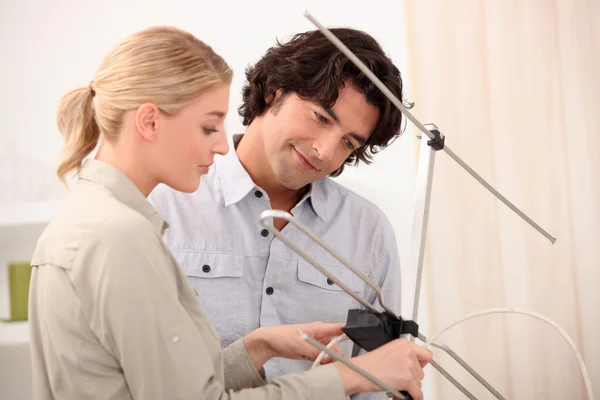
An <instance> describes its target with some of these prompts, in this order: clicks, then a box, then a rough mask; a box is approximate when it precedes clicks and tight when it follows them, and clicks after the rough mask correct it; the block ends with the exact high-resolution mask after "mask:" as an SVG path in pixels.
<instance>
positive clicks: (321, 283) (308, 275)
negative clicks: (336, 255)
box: [298, 259, 366, 293]
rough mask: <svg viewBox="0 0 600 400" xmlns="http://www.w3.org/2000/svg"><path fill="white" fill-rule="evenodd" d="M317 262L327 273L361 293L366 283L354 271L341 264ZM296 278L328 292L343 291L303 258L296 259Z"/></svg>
mask: <svg viewBox="0 0 600 400" xmlns="http://www.w3.org/2000/svg"><path fill="white" fill-rule="evenodd" d="M317 263H318V264H319V265H320V266H322V267H323V268H325V269H326V270H327V271H328V272H329V273H331V274H332V275H333V276H334V277H336V278H337V279H338V280H339V281H341V282H342V283H343V284H344V285H346V286H347V287H348V288H349V289H350V290H351V291H353V292H355V293H362V292H363V291H364V288H365V285H366V283H364V282H363V281H362V280H361V279H360V278H359V277H358V276H356V275H355V274H354V272H352V271H350V270H349V269H348V268H347V267H346V266H345V265H343V264H341V263H340V264H324V263H321V262H318V261H317ZM298 280H299V281H300V282H303V283H306V284H308V285H311V286H314V287H317V288H321V289H323V290H326V291H330V292H344V289H342V288H341V287H340V286H338V285H337V284H335V283H334V282H333V281H332V280H330V279H329V278H327V276H325V275H324V274H323V273H322V272H321V271H319V270H318V269H317V268H315V267H314V266H313V265H312V264H310V263H309V262H308V261H305V260H304V259H302V260H298Z"/></svg>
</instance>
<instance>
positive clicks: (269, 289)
mask: <svg viewBox="0 0 600 400" xmlns="http://www.w3.org/2000/svg"><path fill="white" fill-rule="evenodd" d="M273 292H274V290H273V288H272V287H271V286H269V287H268V288H267V294H268V295H269V296H270V295H272V294H273Z"/></svg>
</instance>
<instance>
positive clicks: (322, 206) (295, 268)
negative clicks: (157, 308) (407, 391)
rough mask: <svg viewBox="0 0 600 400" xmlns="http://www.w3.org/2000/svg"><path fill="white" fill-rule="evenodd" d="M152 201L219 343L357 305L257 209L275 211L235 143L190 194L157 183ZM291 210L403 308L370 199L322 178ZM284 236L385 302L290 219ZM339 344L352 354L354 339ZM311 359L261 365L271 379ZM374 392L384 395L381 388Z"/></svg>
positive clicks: (386, 234)
mask: <svg viewBox="0 0 600 400" xmlns="http://www.w3.org/2000/svg"><path fill="white" fill-rule="evenodd" d="M149 200H150V202H151V203H152V204H153V205H154V206H155V207H156V209H157V210H158V211H159V213H160V214H161V215H162V217H163V218H164V219H165V220H166V221H168V224H169V228H168V229H167V230H166V232H165V235H164V239H165V240H166V242H167V244H168V246H169V247H170V249H171V250H172V252H173V253H174V255H175V257H176V258H177V260H178V261H179V263H180V265H181V267H182V268H183V270H184V272H185V274H186V275H187V277H188V279H189V280H190V282H191V284H192V286H193V287H194V289H195V290H196V291H197V293H198V300H199V301H200V302H201V303H202V305H203V306H204V307H205V309H206V311H207V312H208V314H209V315H210V317H211V319H212V321H213V322H214V324H215V325H216V328H217V331H218V333H219V335H220V337H221V340H222V346H223V347H226V346H228V345H230V344H231V343H233V342H235V341H236V340H237V339H239V338H240V337H242V336H244V335H246V334H248V333H249V332H251V331H253V330H255V329H257V328H259V327H260V326H268V325H280V324H299V323H307V322H313V321H324V322H346V317H347V313H348V310H350V309H353V308H363V307H362V306H361V305H360V304H359V303H358V302H357V301H356V300H354V299H353V298H352V297H351V296H350V295H348V294H347V293H345V292H344V291H343V290H342V289H341V288H339V287H338V286H337V285H335V284H330V283H328V280H327V277H325V275H323V274H322V273H321V272H319V271H318V270H317V269H316V268H315V267H313V266H312V265H311V264H309V263H308V262H307V261H305V260H304V259H303V258H302V257H301V256H299V255H298V254H296V253H295V252H294V251H293V250H291V249H290V248H289V247H287V245H285V243H283V242H282V241H281V240H279V239H277V238H275V237H274V236H273V234H271V233H270V232H269V231H267V230H266V229H265V228H264V226H263V225H262V224H261V223H260V219H259V217H260V214H261V212H262V211H264V210H267V209H270V208H271V206H270V202H269V197H268V195H267V193H266V192H265V191H264V190H262V189H261V188H260V187H258V186H257V185H256V184H255V183H254V182H253V181H252V179H251V178H250V176H249V175H248V173H247V172H246V170H245V169H244V167H243V166H242V164H241V162H240V161H239V159H238V157H237V154H236V152H235V150H234V147H233V143H232V141H231V140H230V151H229V153H228V154H227V155H225V156H216V157H215V163H214V165H213V166H212V167H211V169H210V170H209V172H208V174H207V175H205V176H203V177H202V181H201V184H200V187H199V189H198V190H197V191H196V192H195V193H191V194H189V193H187V194H186V193H181V192H177V191H175V190H173V189H170V188H168V187H167V186H165V185H159V186H158V187H157V188H156V189H155V190H154V191H153V192H152V193H151V195H150V196H149ZM291 213H292V214H293V215H294V216H295V217H296V218H297V219H298V220H299V221H300V222H302V223H303V224H304V225H306V226H307V227H308V228H309V229H310V230H311V231H313V232H314V233H315V234H316V235H317V236H318V237H320V238H322V239H323V240H325V241H326V242H327V243H328V244H330V245H331V246H332V247H333V248H334V249H336V250H337V251H338V252H339V253H341V254H342V255H343V256H344V257H345V258H346V259H347V260H349V261H350V262H351V263H352V264H353V265H355V266H356V267H357V268H359V269H361V270H362V271H363V272H364V273H365V274H366V275H367V276H369V277H370V278H371V279H372V280H373V281H374V282H376V283H377V284H378V285H379V286H380V287H381V288H382V290H383V294H384V300H385V303H386V304H387V305H388V306H390V307H391V308H392V309H393V310H394V311H396V312H397V313H399V312H400V298H401V293H400V287H401V281H400V263H399V259H398V250H397V245H396V238H395V235H394V232H393V229H392V227H391V224H390V222H389V221H388V220H387V218H386V217H385V216H384V214H383V213H382V212H381V211H380V210H379V209H378V208H377V207H376V206H375V205H373V204H372V203H370V202H369V201H367V200H366V199H364V198H362V197H361V196H359V195H357V194H356V193H354V192H352V191H350V190H349V189H347V188H345V187H344V186H342V185H340V184H338V183H336V182H335V181H333V180H332V179H330V178H325V179H322V180H320V181H318V182H315V183H314V184H312V185H311V188H310V190H309V192H308V193H307V194H306V195H305V196H304V197H303V198H302V200H301V201H300V202H299V203H298V204H297V205H296V206H295V207H294V208H293V209H292V210H291ZM282 233H283V234H285V235H286V236H287V237H288V238H290V240H292V241H293V242H294V243H295V244H296V245H297V246H299V247H300V248H302V249H303V250H305V251H306V252H307V253H308V254H309V255H310V256H311V257H313V258H314V259H315V260H316V261H317V262H319V263H320V264H321V265H322V266H323V267H325V268H327V269H328V270H329V271H331V272H332V273H333V274H334V275H335V276H336V277H338V279H340V280H341V281H342V282H343V283H345V284H346V285H347V286H348V287H350V288H351V289H352V290H354V291H355V292H356V293H358V294H360V295H361V296H362V297H364V298H365V299H367V300H368V301H369V302H370V303H372V304H374V305H376V307H377V309H381V308H380V307H379V304H378V302H377V299H376V294H375V292H374V291H373V289H371V288H370V287H369V286H368V285H366V284H365V283H364V282H363V281H362V280H361V279H360V278H358V277H357V276H356V275H355V274H354V273H352V272H351V271H350V270H349V269H347V268H346V267H345V266H344V265H343V264H341V263H340V262H339V261H337V259H335V258H334V257H333V256H332V255H330V254H329V253H327V252H326V251H325V250H323V249H322V248H321V247H320V246H319V245H317V244H316V243H314V242H313V241H312V240H311V239H310V238H308V237H307V236H306V235H305V234H304V233H302V232H301V231H300V230H299V229H298V228H297V227H296V226H295V225H293V224H291V223H289V224H288V225H286V227H285V228H284V229H283V230H282ZM341 347H342V349H343V350H344V353H345V355H346V356H347V357H350V356H352V347H353V344H352V342H351V341H349V340H348V341H344V342H342V344H341ZM311 365H312V363H311V362H309V361H295V360H285V359H279V358H276V359H272V360H271V361H269V362H268V363H267V364H266V365H265V371H266V374H267V377H269V378H272V377H275V376H278V375H282V374H288V373H294V372H300V371H304V370H307V369H309V368H310V366H311ZM363 396H365V395H362V396H360V397H361V398H363ZM377 396H378V398H382V399H383V398H386V397H385V394H384V393H379V394H378V395H377ZM365 397H366V396H365ZM369 397H373V396H369Z"/></svg>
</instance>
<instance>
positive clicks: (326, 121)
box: [315, 111, 329, 124]
mask: <svg viewBox="0 0 600 400" xmlns="http://www.w3.org/2000/svg"><path fill="white" fill-rule="evenodd" d="M315 115H316V117H317V119H318V120H319V121H320V122H322V123H324V124H326V123H328V122H329V120H328V119H327V118H325V117H324V116H323V115H321V114H319V113H318V112H316V111H315Z"/></svg>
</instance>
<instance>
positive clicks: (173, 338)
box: [171, 336, 179, 343]
mask: <svg viewBox="0 0 600 400" xmlns="http://www.w3.org/2000/svg"><path fill="white" fill-rule="evenodd" d="M171 342H173V343H177V342H179V336H173V337H172V338H171Z"/></svg>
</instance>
